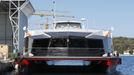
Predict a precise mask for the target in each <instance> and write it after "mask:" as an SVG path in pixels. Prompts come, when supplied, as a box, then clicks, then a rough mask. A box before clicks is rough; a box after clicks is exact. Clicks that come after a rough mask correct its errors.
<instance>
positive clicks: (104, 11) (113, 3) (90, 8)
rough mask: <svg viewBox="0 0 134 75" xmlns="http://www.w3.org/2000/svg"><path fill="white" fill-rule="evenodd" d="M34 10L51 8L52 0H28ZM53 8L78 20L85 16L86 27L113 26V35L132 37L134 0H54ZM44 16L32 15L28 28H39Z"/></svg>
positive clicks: (133, 36) (105, 27)
mask: <svg viewBox="0 0 134 75" xmlns="http://www.w3.org/2000/svg"><path fill="white" fill-rule="evenodd" d="M30 1H31V3H32V5H33V7H34V9H35V10H52V9H53V0H30ZM55 2H56V3H55V10H57V11H63V12H64V13H66V14H68V15H72V16H75V18H76V19H78V20H80V19H81V18H85V19H86V21H85V22H84V24H85V25H86V28H89V29H90V28H91V29H92V28H93V29H110V28H111V27H112V28H114V30H113V36H114V37H118V36H123V37H132V38H134V0H55ZM42 19H43V21H42V22H45V18H41V17H38V18H37V16H36V17H35V16H32V17H30V18H29V28H31V29H35V28H41V26H40V25H38V23H39V22H41V20H42Z"/></svg>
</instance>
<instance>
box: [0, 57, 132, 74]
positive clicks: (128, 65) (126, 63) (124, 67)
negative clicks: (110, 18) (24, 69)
mask: <svg viewBox="0 0 134 75" xmlns="http://www.w3.org/2000/svg"><path fill="white" fill-rule="evenodd" d="M121 58H122V64H121V65H118V66H117V68H116V70H117V72H115V73H111V74H109V73H75V72H73V73H72V72H71V73H34V72H33V73H30V74H20V73H16V72H15V71H12V72H7V73H3V74H0V75H134V56H122V57H121Z"/></svg>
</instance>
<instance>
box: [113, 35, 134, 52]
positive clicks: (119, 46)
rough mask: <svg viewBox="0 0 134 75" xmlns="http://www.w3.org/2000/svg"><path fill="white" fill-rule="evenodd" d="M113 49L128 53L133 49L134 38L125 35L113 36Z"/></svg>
mask: <svg viewBox="0 0 134 75" xmlns="http://www.w3.org/2000/svg"><path fill="white" fill-rule="evenodd" d="M113 45H114V50H115V51H118V52H119V53H122V54H123V53H124V51H129V53H130V54H132V53H133V51H134V38H127V37H115V38H113Z"/></svg>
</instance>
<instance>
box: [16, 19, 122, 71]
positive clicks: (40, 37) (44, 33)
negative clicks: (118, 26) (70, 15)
mask: <svg viewBox="0 0 134 75" xmlns="http://www.w3.org/2000/svg"><path fill="white" fill-rule="evenodd" d="M28 33H29V36H28V37H26V49H25V52H24V54H23V57H21V60H20V61H19V62H18V64H19V70H20V71H24V70H27V68H30V67H33V66H36V67H40V69H45V70H46V69H48V68H49V69H50V68H51V69H53V68H54V67H56V68H59V69H60V70H62V69H63V67H66V71H67V70H69V69H67V68H68V67H71V68H76V67H86V68H90V69H91V70H95V71H96V70H97V71H109V72H110V71H112V70H115V69H116V66H117V65H119V64H121V58H120V57H119V56H118V54H114V53H113V48H112V47H113V45H112V34H111V31H110V30H95V29H83V28H82V25H81V22H80V21H72V20H70V21H69V20H67V21H56V22H55V25H54V28H53V29H45V30H29V32H28ZM98 67H99V68H98ZM88 70H89V69H88Z"/></svg>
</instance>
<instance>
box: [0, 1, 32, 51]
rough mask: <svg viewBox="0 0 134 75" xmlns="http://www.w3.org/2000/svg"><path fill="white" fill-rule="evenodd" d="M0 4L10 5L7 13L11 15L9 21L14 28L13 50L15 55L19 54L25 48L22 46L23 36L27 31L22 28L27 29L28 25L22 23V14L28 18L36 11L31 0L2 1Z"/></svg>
mask: <svg viewBox="0 0 134 75" xmlns="http://www.w3.org/2000/svg"><path fill="white" fill-rule="evenodd" d="M0 2H3V3H6V4H8V11H7V12H8V13H9V20H10V23H11V27H12V39H13V41H12V43H13V50H14V52H15V53H18V52H20V51H21V50H22V47H24V45H22V44H21V43H22V42H23V41H24V37H23V36H22V35H24V34H25V30H23V28H22V27H27V25H28V24H26V23H24V24H23V23H21V22H23V20H21V19H23V18H22V17H23V16H22V13H23V14H24V16H25V17H26V18H27V17H28V16H29V15H31V14H32V13H33V12H34V9H33V7H32V5H31V3H30V1H29V0H1V1H0ZM1 4H2V3H1ZM26 20H27V19H26ZM25 22H28V21H25ZM25 24H26V25H25ZM22 25H23V26H22ZM20 44H21V45H20Z"/></svg>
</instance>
